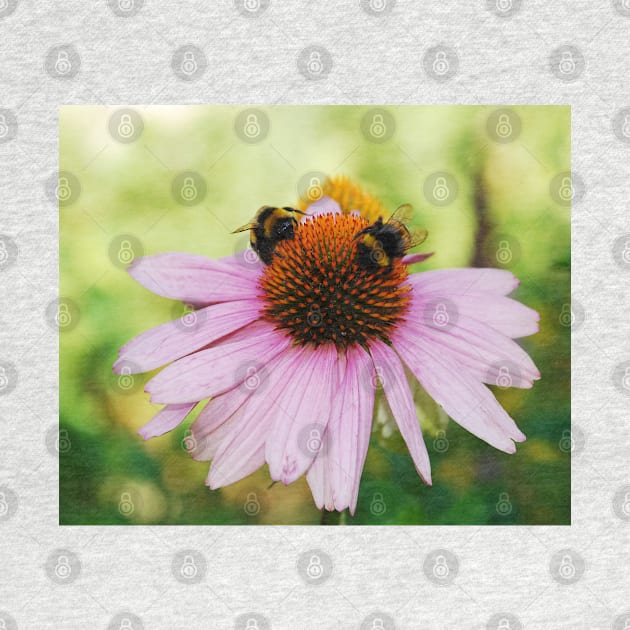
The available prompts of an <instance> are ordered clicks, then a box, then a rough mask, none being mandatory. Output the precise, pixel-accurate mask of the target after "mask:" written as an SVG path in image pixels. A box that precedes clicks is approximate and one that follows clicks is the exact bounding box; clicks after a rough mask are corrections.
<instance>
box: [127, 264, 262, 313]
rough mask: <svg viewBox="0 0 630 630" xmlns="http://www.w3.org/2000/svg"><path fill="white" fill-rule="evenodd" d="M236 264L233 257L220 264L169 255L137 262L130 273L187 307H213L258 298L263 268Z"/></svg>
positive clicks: (138, 280) (140, 281) (154, 290)
mask: <svg viewBox="0 0 630 630" xmlns="http://www.w3.org/2000/svg"><path fill="white" fill-rule="evenodd" d="M235 260H236V259H235V257H232V256H231V257H228V258H227V259H224V261H221V260H212V259H210V258H205V257H204V256H195V255H193V254H180V253H176V252H169V253H165V254H156V255H154V256H144V257H142V258H138V259H137V260H135V261H134V262H133V263H132V264H131V265H129V268H128V271H129V273H130V275H131V276H132V277H133V278H134V279H135V280H136V281H137V282H139V283H140V284H142V285H143V286H144V287H146V288H147V289H149V291H153V293H157V294H158V295H162V296H164V297H167V298H171V299H173V300H181V301H183V302H187V303H192V304H214V303H217V302H228V301H231V300H242V299H244V298H245V299H246V298H253V297H255V296H256V295H258V293H259V289H258V278H259V276H260V270H261V269H262V267H261V266H260V265H250V264H248V263H246V262H243V261H241V262H240V263H239V262H235Z"/></svg>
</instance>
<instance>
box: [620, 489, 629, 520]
mask: <svg viewBox="0 0 630 630" xmlns="http://www.w3.org/2000/svg"><path fill="white" fill-rule="evenodd" d="M621 511H622V512H623V513H624V514H625V515H626V516H630V492H626V494H625V496H624V497H623V503H622V504H621Z"/></svg>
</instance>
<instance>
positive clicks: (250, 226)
mask: <svg viewBox="0 0 630 630" xmlns="http://www.w3.org/2000/svg"><path fill="white" fill-rule="evenodd" d="M255 227H256V223H252V222H250V223H246V224H245V225H241V227H240V228H236V229H235V230H232V232H230V233H231V234H236V233H237V232H246V231H247V230H253V229H254V228H255Z"/></svg>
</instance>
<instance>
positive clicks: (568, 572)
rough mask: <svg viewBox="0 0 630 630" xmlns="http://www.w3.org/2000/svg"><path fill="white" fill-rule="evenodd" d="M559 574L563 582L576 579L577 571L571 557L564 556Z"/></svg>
mask: <svg viewBox="0 0 630 630" xmlns="http://www.w3.org/2000/svg"><path fill="white" fill-rule="evenodd" d="M558 573H559V574H560V577H561V578H562V579H563V580H572V579H573V578H574V577H575V574H576V569H575V565H574V564H573V559H572V558H571V556H569V555H564V556H562V560H561V562H560V567H559V569H558Z"/></svg>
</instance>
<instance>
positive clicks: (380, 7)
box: [369, 0, 387, 13]
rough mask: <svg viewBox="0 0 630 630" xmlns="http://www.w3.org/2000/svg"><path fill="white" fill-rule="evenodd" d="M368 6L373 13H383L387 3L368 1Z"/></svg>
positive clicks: (382, 0) (384, 1)
mask: <svg viewBox="0 0 630 630" xmlns="http://www.w3.org/2000/svg"><path fill="white" fill-rule="evenodd" d="M369 6H370V9H371V10H372V11H374V12H375V13H380V12H381V11H384V10H385V8H386V7H387V1H386V0H370V3H369Z"/></svg>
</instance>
